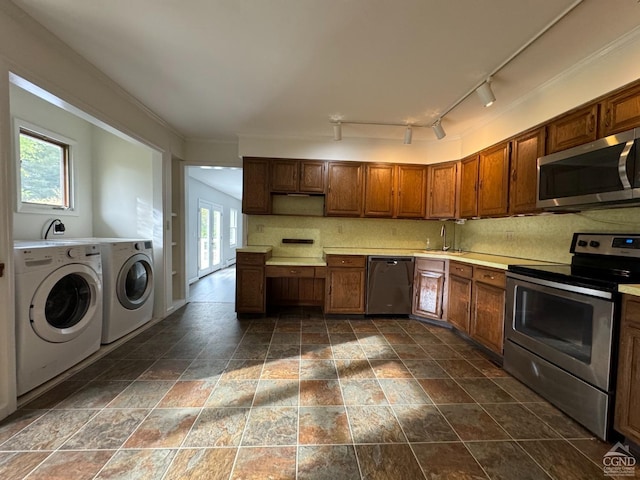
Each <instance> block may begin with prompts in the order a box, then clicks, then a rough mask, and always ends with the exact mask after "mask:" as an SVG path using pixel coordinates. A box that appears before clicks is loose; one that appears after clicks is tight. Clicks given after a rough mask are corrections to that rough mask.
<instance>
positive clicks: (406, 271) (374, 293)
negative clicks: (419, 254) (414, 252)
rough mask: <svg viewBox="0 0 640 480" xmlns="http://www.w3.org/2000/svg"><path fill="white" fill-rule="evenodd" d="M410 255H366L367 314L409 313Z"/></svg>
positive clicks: (411, 277)
mask: <svg viewBox="0 0 640 480" xmlns="http://www.w3.org/2000/svg"><path fill="white" fill-rule="evenodd" d="M412 289H413V257H387V256H369V258H368V261H367V308H366V313H367V315H376V314H378V315H391V314H393V315H408V314H410V313H411V299H412V295H411V292H412Z"/></svg>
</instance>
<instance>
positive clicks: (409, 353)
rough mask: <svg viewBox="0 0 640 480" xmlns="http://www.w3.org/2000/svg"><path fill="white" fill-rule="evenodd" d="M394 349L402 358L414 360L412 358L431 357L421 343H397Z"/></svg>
mask: <svg viewBox="0 0 640 480" xmlns="http://www.w3.org/2000/svg"><path fill="white" fill-rule="evenodd" d="M392 348H393V350H394V351H395V352H396V353H397V354H398V357H399V358H401V359H402V360H412V359H414V360H415V359H425V360H426V359H430V358H431V357H430V356H429V354H428V353H427V352H425V351H424V349H423V348H422V347H421V346H420V345H416V344H412V345H402V344H397V345H393V347H392Z"/></svg>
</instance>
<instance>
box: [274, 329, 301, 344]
mask: <svg viewBox="0 0 640 480" xmlns="http://www.w3.org/2000/svg"><path fill="white" fill-rule="evenodd" d="M287 328H289V329H292V330H296V327H295V326H291V327H287ZM299 331H300V327H299V326H298V327H297V331H294V332H286V331H278V330H277V327H276V333H274V334H273V339H272V340H271V345H278V344H287V345H300V343H301V334H300V333H299Z"/></svg>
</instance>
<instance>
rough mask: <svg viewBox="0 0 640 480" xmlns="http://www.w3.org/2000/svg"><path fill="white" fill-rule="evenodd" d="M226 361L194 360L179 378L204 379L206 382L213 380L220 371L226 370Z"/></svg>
mask: <svg viewBox="0 0 640 480" xmlns="http://www.w3.org/2000/svg"><path fill="white" fill-rule="evenodd" d="M228 363H229V362H227V360H221V359H199V360H194V361H193V362H192V363H191V365H189V367H188V368H187V369H186V370H185V371H184V373H183V374H182V375H181V376H180V380H206V381H208V382H215V381H217V380H219V379H220V377H221V376H222V373H223V372H225V371H226V368H227V364H228Z"/></svg>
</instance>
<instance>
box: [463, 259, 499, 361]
mask: <svg viewBox="0 0 640 480" xmlns="http://www.w3.org/2000/svg"><path fill="white" fill-rule="evenodd" d="M505 284H506V276H505V273H504V272H503V271H501V270H495V269H490V268H484V267H474V268H473V285H472V295H471V299H472V305H473V308H472V310H471V324H470V328H469V334H470V336H471V338H473V339H474V340H476V341H478V342H479V343H481V344H482V345H484V346H485V347H487V348H489V349H490V350H493V351H494V352H495V353H497V354H499V355H502V345H503V339H504V310H505V297H506V291H505Z"/></svg>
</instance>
